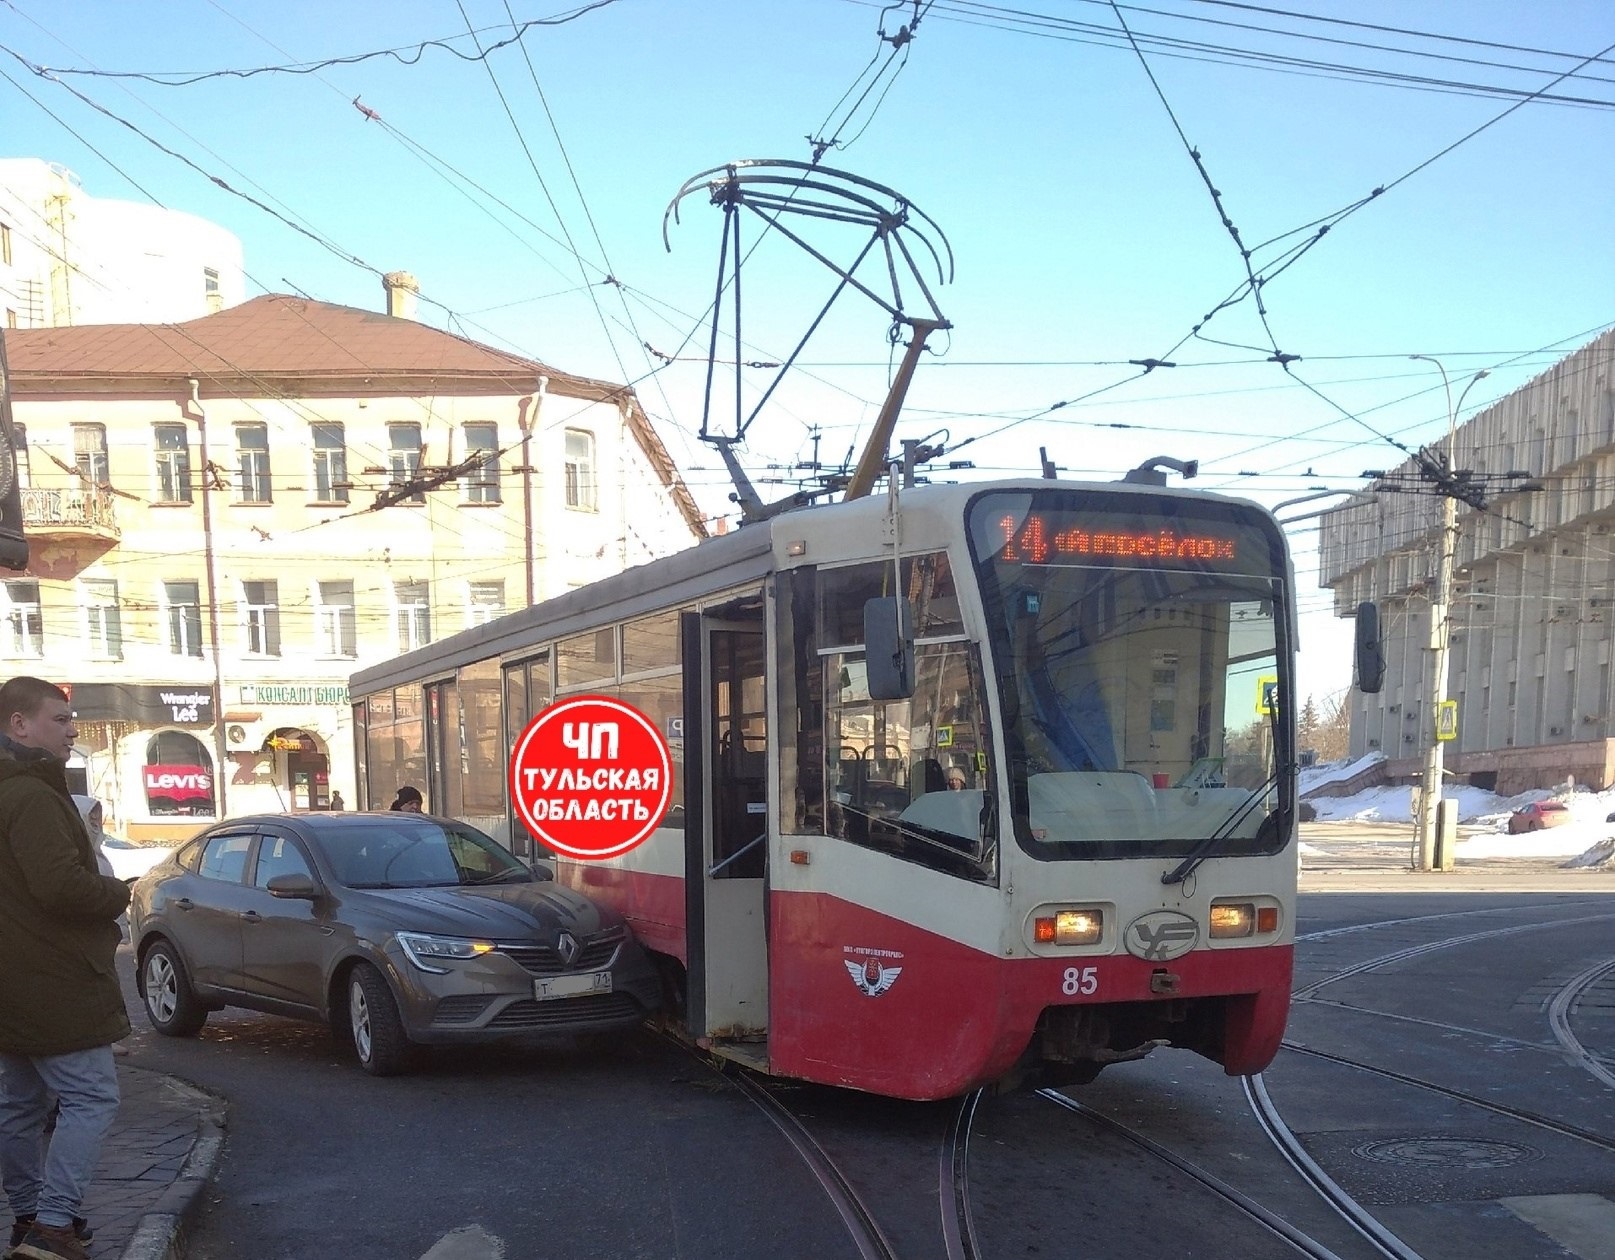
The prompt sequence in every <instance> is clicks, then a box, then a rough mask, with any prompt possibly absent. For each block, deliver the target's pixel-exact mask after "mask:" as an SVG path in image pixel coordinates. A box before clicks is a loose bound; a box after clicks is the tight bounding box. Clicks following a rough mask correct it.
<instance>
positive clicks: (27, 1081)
mask: <svg viewBox="0 0 1615 1260" xmlns="http://www.w3.org/2000/svg"><path fill="white" fill-rule="evenodd" d="M53 1097H54V1099H55V1100H56V1101H59V1102H60V1104H61V1111H60V1112H59V1114H58V1115H57V1118H56V1132H55V1133H54V1134H53V1135H52V1136H51V1140H50V1148H49V1150H48V1151H47V1150H46V1149H45V1142H44V1137H45V1121H46V1119H47V1118H48V1117H49V1115H50V1109H51V1103H52V1100H53ZM117 1114H118V1072H117V1068H116V1067H114V1066H113V1059H112V1047H111V1046H97V1047H96V1048H95V1049H93V1050H75V1051H73V1053H71V1054H53V1055H42V1056H39V1057H37V1058H28V1057H25V1056H23V1055H18V1054H4V1053H0V1178H3V1181H4V1186H5V1193H6V1198H8V1199H9V1200H11V1211H12V1214H13V1215H14V1216H26V1215H28V1213H30V1212H37V1213H38V1216H39V1221H40V1223H41V1224H43V1225H59V1226H60V1225H71V1224H72V1223H73V1218H74V1217H75V1216H79V1215H82V1213H81V1212H80V1211H79V1205H80V1204H81V1203H82V1202H83V1201H84V1192H85V1190H86V1189H88V1188H89V1185H90V1181H91V1179H92V1178H93V1177H94V1176H95V1162H96V1159H97V1158H98V1157H99V1156H100V1153H101V1139H102V1138H104V1137H105V1136H106V1132H107V1130H108V1129H109V1128H110V1127H111V1126H112V1119H113V1117H114V1116H116V1115H117ZM42 1165H43V1175H41V1172H42V1169H41V1166H42Z"/></svg>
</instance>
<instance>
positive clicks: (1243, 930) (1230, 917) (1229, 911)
mask: <svg viewBox="0 0 1615 1260" xmlns="http://www.w3.org/2000/svg"><path fill="white" fill-rule="evenodd" d="M1278 930H1279V908H1278V907H1277V906H1264V905H1258V904H1257V903H1256V902H1254V901H1214V902H1212V903H1211V935H1212V937H1213V938H1221V939H1227V938H1229V937H1239V936H1266V935H1268V934H1269V933H1271V932H1277V931H1278Z"/></svg>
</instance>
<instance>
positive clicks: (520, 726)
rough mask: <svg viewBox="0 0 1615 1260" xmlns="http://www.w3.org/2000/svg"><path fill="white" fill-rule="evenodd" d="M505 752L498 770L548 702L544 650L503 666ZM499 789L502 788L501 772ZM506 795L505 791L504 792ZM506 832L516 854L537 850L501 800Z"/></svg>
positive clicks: (548, 664) (548, 688)
mask: <svg viewBox="0 0 1615 1260" xmlns="http://www.w3.org/2000/svg"><path fill="white" fill-rule="evenodd" d="M504 672H505V755H504V758H503V759H502V760H501V761H500V763H499V764H500V768H501V771H502V770H503V768H504V766H506V765H508V764H509V761H510V754H511V752H512V751H513V750H514V749H515V747H516V744H517V742H518V741H519V740H520V739H521V735H522V732H523V731H524V730H526V729H527V723H528V722H530V721H532V719H533V718H534V717H535V716H537V714H538V713H539V712H540V711H542V710H543V709H545V708H546V707H548V705H549V702H550V658H549V653H547V652H546V653H544V654H543V655H542V656H539V657H537V658H535V659H533V660H529V661H520V662H518V663H516V664H513V665H507V666H505V671H504ZM500 790H501V791H504V779H503V776H502V775H501V778H500ZM507 796H508V793H507ZM505 810H506V822H505V826H506V831H505V834H506V835H507V836H508V837H509V847H510V848H511V849H512V850H513V851H514V852H515V853H516V854H517V855H518V856H519V857H532V856H533V855H534V854H535V853H536V852H537V850H538V846H537V845H536V844H535V843H534V841H533V837H532V836H531V835H529V834H528V832H527V828H526V827H524V826H523V825H522V824H521V823H520V822H518V821H517V819H516V815H515V812H514V811H513V810H512V809H511V807H510V802H509V801H508V800H507V801H506V802H505Z"/></svg>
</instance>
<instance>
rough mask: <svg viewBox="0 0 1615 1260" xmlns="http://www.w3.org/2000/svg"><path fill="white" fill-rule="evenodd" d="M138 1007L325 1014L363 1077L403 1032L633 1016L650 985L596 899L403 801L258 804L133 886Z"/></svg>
mask: <svg viewBox="0 0 1615 1260" xmlns="http://www.w3.org/2000/svg"><path fill="white" fill-rule="evenodd" d="M130 926H131V931H132V940H133V943H134V948H135V951H136V959H137V972H136V974H137V977H138V980H139V984H140V993H141V997H142V1000H143V1001H144V1003H145V1007H146V1014H147V1015H148V1017H149V1018H150V1020H151V1022H152V1025H153V1026H154V1027H155V1028H156V1029H157V1031H158V1032H160V1033H164V1034H167V1035H168V1036H173V1037H187V1036H194V1035H195V1034H196V1033H197V1032H198V1031H199V1030H200V1029H201V1027H202V1025H203V1023H204V1022H205V1021H206V1019H207V1016H208V1012H210V1011H215V1010H219V1009H221V1008H223V1007H226V1006H240V1007H247V1008H249V1009H252V1010H258V1011H267V1012H270V1013H273V1014H277V1015H290V1016H294V1017H298V1018H304V1019H311V1020H318V1021H321V1022H326V1023H329V1024H330V1025H331V1027H332V1029H333V1030H334V1031H335V1032H336V1033H337V1035H338V1036H340V1037H343V1038H345V1039H347V1040H348V1041H349V1042H350V1043H351V1044H352V1046H353V1049H354V1053H355V1054H356V1055H357V1057H358V1060H359V1064H360V1066H362V1067H363V1068H364V1069H365V1070H366V1071H368V1072H370V1073H372V1074H373V1075H377V1076H387V1075H392V1074H394V1073H396V1072H400V1071H403V1070H405V1069H406V1068H407V1067H408V1066H409V1063H410V1059H411V1050H412V1048H413V1047H414V1046H416V1045H427V1044H434V1043H450V1042H488V1041H498V1040H508V1039H530V1038H535V1037H545V1036H551V1035H556V1034H576V1033H599V1032H610V1031H613V1030H620V1029H626V1028H629V1027H632V1026H633V1025H635V1024H637V1023H638V1022H639V1021H640V1020H641V1019H643V1018H644V1017H645V1015H646V1014H648V1013H649V1012H651V1011H653V1010H655V1009H656V1008H657V1006H658V1005H659V1001H660V993H661V984H660V979H659V977H658V974H657V972H656V970H655V968H654V967H653V965H652V964H651V962H650V961H649V959H648V958H647V957H646V955H645V953H644V952H643V951H642V950H641V949H640V948H639V946H638V945H637V944H636V943H635V942H634V940H633V938H632V937H631V935H630V934H629V931H628V927H627V925H626V924H625V923H624V922H623V921H622V920H621V918H619V917H618V916H617V915H616V914H615V913H614V912H613V911H611V910H609V909H607V908H605V907H602V906H598V905H596V904H595V903H594V902H592V901H590V900H589V899H588V898H586V897H584V896H582V895H580V894H578V893H575V892H573V891H571V890H570V889H568V888H564V887H562V886H560V885H558V884H556V883H555V882H554V881H553V880H551V879H549V878H548V877H547V875H546V874H545V873H544V872H543V871H542V870H540V871H539V872H537V873H535V872H534V871H532V870H530V869H529V868H528V867H527V866H525V865H523V863H522V862H521V861H520V859H518V858H517V857H516V856H515V855H514V854H512V853H511V852H510V851H509V850H507V849H505V848H504V847H503V846H501V845H499V844H498V843H497V842H495V841H494V840H491V839H490V838H489V837H487V836H485V835H483V834H482V833H481V832H480V831H477V830H476V829H474V828H472V827H468V826H466V825H464V824H463V823H458V822H453V821H451V820H449V819H444V818H434V817H432V816H430V815H425V814H411V813H386V814H364V813H358V814H354V813H334V814H265V815H258V816H254V817H247V818H233V819H230V820H229V821H227V822H221V823H218V824H216V825H215V826H213V827H210V828H208V829H207V830H205V831H203V832H201V833H200V834H199V835H197V836H196V837H194V838H193V839H192V840H190V841H189V842H187V843H186V844H185V845H183V846H182V847H180V848H179V849H178V850H177V851H176V852H175V853H174V854H173V855H172V856H170V857H169V858H168V859H167V860H166V861H164V862H163V863H161V864H160V865H158V866H157V867H155V868H154V869H153V870H152V871H151V873H150V874H148V875H147V876H146V877H145V878H143V879H142V880H140V881H139V883H138V884H136V886H135V891H134V899H133V901H132V903H131V905H130Z"/></svg>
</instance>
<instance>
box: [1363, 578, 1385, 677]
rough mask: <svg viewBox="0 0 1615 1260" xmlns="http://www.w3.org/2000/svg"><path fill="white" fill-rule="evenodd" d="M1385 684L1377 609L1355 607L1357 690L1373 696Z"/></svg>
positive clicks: (1369, 605)
mask: <svg viewBox="0 0 1615 1260" xmlns="http://www.w3.org/2000/svg"><path fill="white" fill-rule="evenodd" d="M1384 682H1385V649H1384V648H1383V647H1382V646H1381V644H1380V638H1379V609H1378V608H1377V607H1376V606H1375V605H1374V604H1373V603H1371V602H1369V601H1367V600H1365V601H1363V602H1362V603H1361V604H1358V605H1357V689H1358V690H1359V691H1362V692H1365V693H1366V694H1369V695H1373V694H1374V693H1375V692H1377V691H1378V690H1379V689H1380V687H1381V686H1383V685H1384Z"/></svg>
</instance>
